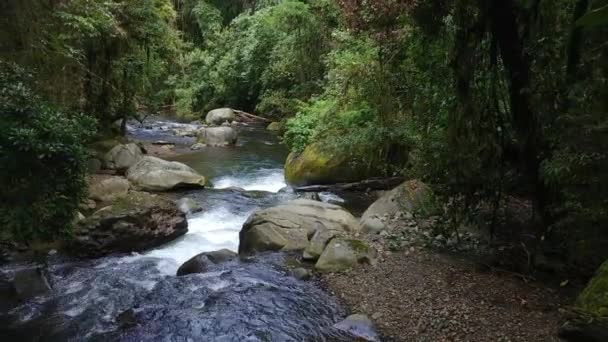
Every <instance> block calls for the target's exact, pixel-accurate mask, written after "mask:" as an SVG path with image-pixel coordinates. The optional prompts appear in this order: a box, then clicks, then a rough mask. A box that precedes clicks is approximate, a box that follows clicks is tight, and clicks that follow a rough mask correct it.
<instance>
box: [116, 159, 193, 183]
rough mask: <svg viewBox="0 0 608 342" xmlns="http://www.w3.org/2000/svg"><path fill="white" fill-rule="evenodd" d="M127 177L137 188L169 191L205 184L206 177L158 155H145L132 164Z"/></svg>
mask: <svg viewBox="0 0 608 342" xmlns="http://www.w3.org/2000/svg"><path fill="white" fill-rule="evenodd" d="M127 179H129V181H130V182H131V184H132V185H133V186H134V187H135V188H136V189H138V190H144V191H167V190H173V189H176V188H184V187H203V186H204V185H205V177H203V176H202V175H200V174H199V173H198V172H196V171H194V169H192V168H191V167H189V166H187V165H185V164H182V163H178V162H170V161H166V160H162V159H160V158H156V157H144V158H142V159H141V160H140V161H139V162H138V163H137V164H135V165H133V166H131V167H130V168H129V170H128V171H127Z"/></svg>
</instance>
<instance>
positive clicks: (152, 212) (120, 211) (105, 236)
mask: <svg viewBox="0 0 608 342" xmlns="http://www.w3.org/2000/svg"><path fill="white" fill-rule="evenodd" d="M187 231H188V221H187V220H186V215H185V214H184V213H182V212H180V211H179V210H178V208H177V206H176V205H175V204H174V203H173V202H171V201H169V200H167V199H164V198H162V197H160V196H158V195H152V194H148V193H144V192H131V193H129V194H128V195H127V196H125V197H122V198H119V199H118V200H116V201H115V202H113V203H112V205H111V206H108V207H105V208H103V209H101V210H98V211H97V212H95V213H94V214H93V215H91V216H89V217H87V218H85V219H84V220H82V221H80V222H78V224H77V226H76V230H75V237H74V239H73V240H72V241H71V243H70V249H71V250H72V251H73V252H74V253H76V254H78V255H82V256H90V257H97V256H102V255H107V254H111V253H129V252H138V251H142V250H146V249H149V248H153V247H156V246H159V245H162V244H164V243H167V242H169V241H171V240H173V239H175V238H177V237H178V236H181V235H183V234H185V233H186V232H187Z"/></svg>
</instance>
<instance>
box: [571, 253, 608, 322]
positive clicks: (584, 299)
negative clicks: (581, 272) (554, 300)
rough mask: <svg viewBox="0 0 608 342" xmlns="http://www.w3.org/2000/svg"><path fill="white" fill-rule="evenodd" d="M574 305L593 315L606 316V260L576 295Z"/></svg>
mask: <svg viewBox="0 0 608 342" xmlns="http://www.w3.org/2000/svg"><path fill="white" fill-rule="evenodd" d="M576 306H577V307H578V308H579V309H581V310H582V311H584V312H586V313H588V314H590V315H592V316H594V317H605V318H608V260H607V261H605V262H604V263H603V264H602V265H601V266H600V268H599V269H598V270H597V272H596V274H595V276H594V277H593V278H592V279H591V281H589V284H587V287H586V288H585V289H584V290H583V292H582V293H581V294H580V295H579V296H578V298H577V301H576Z"/></svg>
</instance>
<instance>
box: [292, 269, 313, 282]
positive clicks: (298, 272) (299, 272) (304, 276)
mask: <svg viewBox="0 0 608 342" xmlns="http://www.w3.org/2000/svg"><path fill="white" fill-rule="evenodd" d="M289 273H291V275H292V276H293V277H294V278H296V279H300V280H309V279H310V278H311V277H312V272H311V271H310V270H308V269H306V268H304V267H296V268H294V269H293V270H291V271H290V272H289Z"/></svg>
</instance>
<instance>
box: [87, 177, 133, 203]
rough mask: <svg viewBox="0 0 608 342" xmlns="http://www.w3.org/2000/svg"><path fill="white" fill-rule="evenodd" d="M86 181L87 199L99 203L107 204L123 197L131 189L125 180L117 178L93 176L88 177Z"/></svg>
mask: <svg viewBox="0 0 608 342" xmlns="http://www.w3.org/2000/svg"><path fill="white" fill-rule="evenodd" d="M87 181H88V185H89V198H91V199H93V200H95V201H99V202H108V201H113V200H115V199H117V198H120V197H124V196H126V195H127V193H128V192H129V188H130V187H131V184H130V183H129V181H128V180H127V179H126V178H124V177H119V176H101V175H93V176H89V177H88V179H87Z"/></svg>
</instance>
